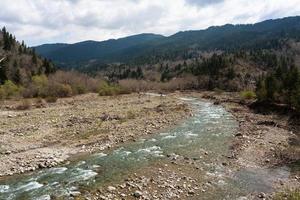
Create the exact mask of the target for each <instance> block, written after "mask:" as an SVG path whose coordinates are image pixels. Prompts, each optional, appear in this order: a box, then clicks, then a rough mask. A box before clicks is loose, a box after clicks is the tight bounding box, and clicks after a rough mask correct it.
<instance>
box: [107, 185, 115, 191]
mask: <svg viewBox="0 0 300 200" xmlns="http://www.w3.org/2000/svg"><path fill="white" fill-rule="evenodd" d="M116 189H117V188H115V187H113V186H108V187H107V190H108V191H109V192H113V191H115V190H116Z"/></svg>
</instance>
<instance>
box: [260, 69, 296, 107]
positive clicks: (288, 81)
mask: <svg viewBox="0 0 300 200" xmlns="http://www.w3.org/2000/svg"><path fill="white" fill-rule="evenodd" d="M256 94H257V97H258V100H259V101H267V102H271V103H283V104H287V105H288V106H290V107H291V108H294V109H296V110H297V111H300V73H299V70H298V68H297V67H295V66H293V65H292V66H291V67H287V66H285V67H283V66H279V67H278V68H277V69H276V71H275V72H272V73H270V74H268V75H267V76H264V77H261V78H260V79H259V81H258V82H257V89H256Z"/></svg>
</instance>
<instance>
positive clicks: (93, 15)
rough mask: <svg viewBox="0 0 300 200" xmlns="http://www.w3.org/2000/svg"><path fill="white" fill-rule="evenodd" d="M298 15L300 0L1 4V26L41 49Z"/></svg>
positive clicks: (5, 0)
mask: <svg viewBox="0 0 300 200" xmlns="http://www.w3.org/2000/svg"><path fill="white" fill-rule="evenodd" d="M299 14H300V4H299V0H289V1H286V0H251V1H249V0H163V1H162V0H14V1H13V2H12V1H11V0H1V12H0V26H4V25H5V26H7V28H8V30H9V31H11V32H12V33H14V34H15V35H16V36H17V38H18V39H19V40H25V42H26V43H28V44H30V45H37V44H41V43H53V42H78V41H82V40H105V39H110V38H118V37H123V36H127V35H132V34H138V33H144V32H147V33H149V32H152V33H160V34H164V35H171V34H174V33H176V32H178V31H182V30H190V29H203V28H207V27H209V26H212V25H222V24H226V23H254V22H258V21H261V20H265V19H269V18H279V17H286V16H293V15H299Z"/></svg>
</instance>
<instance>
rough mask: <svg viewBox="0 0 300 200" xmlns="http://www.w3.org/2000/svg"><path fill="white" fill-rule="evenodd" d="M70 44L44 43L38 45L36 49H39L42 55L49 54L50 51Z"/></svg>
mask: <svg viewBox="0 0 300 200" xmlns="http://www.w3.org/2000/svg"><path fill="white" fill-rule="evenodd" d="M67 46H69V44H66V43H56V44H43V45H40V46H38V47H35V49H36V50H37V51H38V53H39V54H41V55H47V54H49V53H50V52H54V51H57V50H59V49H61V48H63V47H67Z"/></svg>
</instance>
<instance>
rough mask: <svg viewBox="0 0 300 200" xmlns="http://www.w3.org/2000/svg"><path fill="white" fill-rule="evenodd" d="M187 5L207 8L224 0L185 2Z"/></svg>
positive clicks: (187, 0)
mask: <svg viewBox="0 0 300 200" xmlns="http://www.w3.org/2000/svg"><path fill="white" fill-rule="evenodd" d="M185 1H186V3H187V4H192V5H196V6H208V5H213V4H218V3H221V2H224V0H185Z"/></svg>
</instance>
